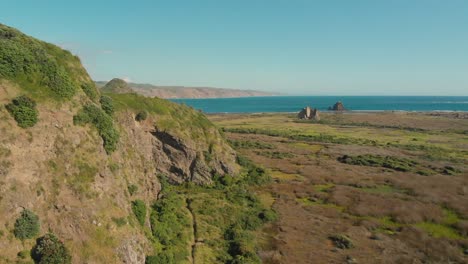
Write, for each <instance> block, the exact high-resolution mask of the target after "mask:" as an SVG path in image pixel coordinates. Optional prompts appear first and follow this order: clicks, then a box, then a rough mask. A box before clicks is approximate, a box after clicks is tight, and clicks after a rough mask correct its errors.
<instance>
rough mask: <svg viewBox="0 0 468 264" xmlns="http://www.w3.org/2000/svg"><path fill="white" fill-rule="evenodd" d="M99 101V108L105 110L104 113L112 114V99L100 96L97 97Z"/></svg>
mask: <svg viewBox="0 0 468 264" xmlns="http://www.w3.org/2000/svg"><path fill="white" fill-rule="evenodd" d="M99 103H101V108H102V110H104V112H106V114H108V115H110V116H112V115H113V114H114V101H113V100H112V98H110V97H109V96H105V95H103V96H101V99H99Z"/></svg>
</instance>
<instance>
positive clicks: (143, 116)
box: [135, 110, 148, 121]
mask: <svg viewBox="0 0 468 264" xmlns="http://www.w3.org/2000/svg"><path fill="white" fill-rule="evenodd" d="M146 118H148V112H146V111H144V110H143V111H140V112H138V113H137V114H136V116H135V120H136V121H144V120H146Z"/></svg>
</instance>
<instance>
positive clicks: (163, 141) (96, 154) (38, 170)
mask: <svg viewBox="0 0 468 264" xmlns="http://www.w3.org/2000/svg"><path fill="white" fill-rule="evenodd" d="M38 56H43V57H40V58H39V57H38ZM21 58H25V59H21ZM44 64H47V65H48V68H47V69H43V68H42V67H43V66H44ZM20 95H26V96H27V97H29V98H31V99H32V100H34V101H35V102H36V103H37V107H36V108H37V112H38V118H37V123H35V124H34V125H33V126H32V127H28V128H21V127H19V126H18V123H17V121H15V118H14V117H13V115H12V113H11V112H10V111H8V110H7V108H6V107H5V105H7V104H10V103H11V102H12V100H13V99H14V98H17V97H18V96H20ZM99 97H100V93H99V91H98V90H97V89H96V87H95V86H94V83H93V82H92V81H91V79H90V78H89V76H88V74H87V73H86V70H85V69H84V68H83V67H82V66H81V63H80V62H79V59H78V58H77V57H75V56H73V55H71V54H70V53H69V52H67V51H63V50H61V49H59V48H58V47H55V46H53V45H51V44H47V43H44V42H41V41H39V40H36V39H33V38H31V37H28V36H26V35H24V34H22V33H21V32H19V31H17V30H15V29H12V28H9V27H6V26H4V25H1V24H0V248H1V249H2V250H1V251H2V252H1V253H0V263H9V262H14V261H15V260H16V258H17V254H18V252H20V251H23V250H30V249H31V248H32V246H33V244H34V239H29V240H25V241H24V242H22V241H20V240H19V239H17V238H15V236H14V235H13V234H12V230H13V229H14V224H15V220H16V219H17V217H18V216H19V214H20V212H21V211H22V210H23V208H27V209H29V210H31V211H33V212H34V213H35V214H37V215H38V217H39V219H40V224H41V226H40V232H39V234H40V235H43V234H45V233H47V232H49V231H51V232H53V233H55V234H56V235H57V236H58V237H59V238H60V239H61V240H63V241H64V243H65V244H66V246H67V247H68V248H69V249H70V251H71V252H72V255H73V262H74V263H121V262H123V263H144V255H145V253H148V251H149V250H151V247H150V246H149V245H150V242H149V241H148V240H147V238H146V237H145V235H144V233H143V232H142V230H141V229H140V228H138V223H137V222H136V220H135V219H134V218H132V217H131V216H132V215H133V214H132V209H131V202H132V201H134V200H136V199H139V200H142V201H144V202H145V203H146V204H147V205H148V206H149V205H150V204H151V202H153V201H154V200H155V199H156V198H157V197H158V193H159V191H160V189H161V186H160V182H159V180H158V175H161V174H164V175H166V176H167V177H168V178H169V179H170V180H171V181H173V182H179V183H180V182H184V181H192V182H195V183H199V184H206V183H210V182H211V178H212V176H213V175H214V174H222V175H223V174H231V175H235V174H236V173H237V172H238V166H237V165H236V163H235V153H234V151H233V150H232V149H231V148H230V147H229V145H228V144H227V143H226V142H225V140H224V139H223V137H222V136H221V135H220V134H219V132H218V130H217V129H216V127H214V126H213V125H212V124H211V123H210V122H209V121H208V120H207V119H206V118H205V117H204V116H203V115H202V114H201V113H199V112H197V111H195V110H193V109H190V108H188V107H185V106H180V105H177V104H174V103H171V102H168V101H165V100H162V99H150V98H144V97H142V96H138V95H135V94H115V95H111V98H112V100H113V104H114V106H115V111H114V113H113V114H109V115H108V114H104V111H103V110H101V105H100V103H99ZM89 105H92V106H95V107H96V109H98V110H99V114H100V115H96V116H94V117H93V118H90V120H88V121H89V122H90V123H87V124H85V125H76V122H74V118H75V117H76V116H77V114H78V113H79V112H80V111H82V110H83V109H84V108H85V107H86V106H89ZM102 108H103V107H102ZM141 111H145V113H147V118H146V119H145V120H140V121H136V120H135V116H136V115H137V114H138V113H139V112H141ZM101 112H102V113H101ZM93 114H97V113H93ZM20 118H24V116H23V117H20ZM104 121H106V122H104ZM93 122H94V125H93ZM99 122H102V123H99ZM108 126H113V128H114V129H115V135H113V136H112V137H111V138H113V139H117V141H116V143H115V144H116V146H115V150H114V151H106V150H107V149H105V148H104V145H105V144H106V139H107V140H108V139H109V135H108V134H106V133H109V131H111V132H112V133H114V130H106V129H109V127H108ZM116 135H117V136H116ZM147 218H148V216H147ZM147 223H148V219H146V225H147ZM122 225H123V226H122ZM118 227H119V228H118Z"/></svg>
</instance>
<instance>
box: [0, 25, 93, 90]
mask: <svg viewBox="0 0 468 264" xmlns="http://www.w3.org/2000/svg"><path fill="white" fill-rule="evenodd" d="M76 64H79V60H77V58H76V57H74V56H73V55H72V54H71V53H70V52H68V51H64V50H62V49H60V48H58V47H56V46H54V45H51V44H48V43H45V42H42V41H39V40H36V39H34V38H31V37H28V36H26V35H24V34H22V33H21V32H19V31H18V30H15V29H13V28H10V27H7V26H4V25H1V24H0V77H1V78H6V79H11V80H15V81H17V82H19V83H21V84H26V85H25V86H29V89H30V90H32V91H33V92H38V91H39V90H42V91H50V92H51V93H52V95H54V97H56V98H58V99H70V98H71V97H72V96H73V95H74V94H75V92H76V90H77V85H76V83H75V82H74V81H73V80H72V78H73V77H75V74H85V71H84V70H82V69H80V70H77V69H76ZM22 86H23V85H22Z"/></svg>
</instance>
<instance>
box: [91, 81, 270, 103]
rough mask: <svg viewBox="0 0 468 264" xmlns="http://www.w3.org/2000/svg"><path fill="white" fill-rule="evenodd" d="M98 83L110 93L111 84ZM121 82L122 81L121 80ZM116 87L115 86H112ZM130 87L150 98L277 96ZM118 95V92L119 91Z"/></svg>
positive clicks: (253, 92) (153, 86)
mask: <svg viewBox="0 0 468 264" xmlns="http://www.w3.org/2000/svg"><path fill="white" fill-rule="evenodd" d="M114 80H115V79H113V80H111V81H110V82H109V83H106V82H96V85H97V86H98V87H102V88H101V89H102V90H103V91H110V92H112V91H111V90H110V89H109V88H108V87H109V84H110V83H111V82H113V81H114ZM119 80H120V79H119ZM112 86H114V85H112ZM128 87H130V89H131V90H132V91H134V92H136V93H138V94H141V95H144V96H148V97H159V98H166V99H168V98H226V97H251V96H274V95H277V94H274V93H269V92H261V91H254V90H238V89H225V88H213V87H186V86H158V85H151V84H139V83H129V84H128ZM117 93H118V91H117Z"/></svg>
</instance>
